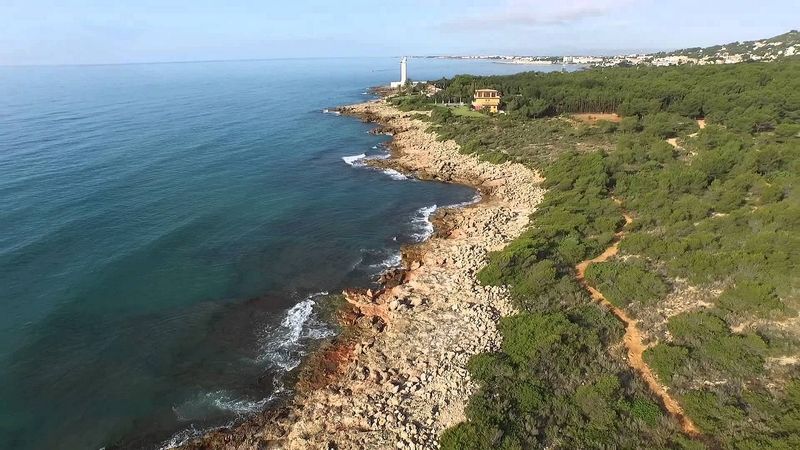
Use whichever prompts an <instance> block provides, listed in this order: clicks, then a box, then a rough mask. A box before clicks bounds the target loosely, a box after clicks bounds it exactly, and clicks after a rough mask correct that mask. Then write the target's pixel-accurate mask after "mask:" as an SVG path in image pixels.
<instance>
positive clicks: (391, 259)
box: [370, 251, 403, 269]
mask: <svg viewBox="0 0 800 450" xmlns="http://www.w3.org/2000/svg"><path fill="white" fill-rule="evenodd" d="M402 262H403V254H402V253H400V252H399V251H397V252H394V253H391V254H390V255H389V256H387V257H386V259H384V260H383V261H381V262H379V263H377V264H372V265H370V267H373V268H376V269H380V268H382V269H392V268H394V267H398V266H400V263H402Z"/></svg>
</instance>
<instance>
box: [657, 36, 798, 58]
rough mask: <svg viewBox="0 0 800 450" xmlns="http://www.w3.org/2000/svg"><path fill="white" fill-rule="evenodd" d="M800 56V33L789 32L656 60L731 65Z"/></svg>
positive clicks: (662, 55)
mask: <svg viewBox="0 0 800 450" xmlns="http://www.w3.org/2000/svg"><path fill="white" fill-rule="evenodd" d="M798 54H800V32H799V31H797V30H792V31H789V32H788V33H784V34H781V35H779V36H775V37H772V38H769V39H760V40H757V41H745V42H731V43H730V44H724V45H715V46H713V47H705V48H701V47H693V48H685V49H681V50H675V51H673V52H660V53H655V54H653V55H652V56H653V57H654V58H670V57H673V58H676V57H677V58H690V59H692V60H695V61H687V62H696V63H706V64H714V63H726V62H727V63H730V62H742V61H774V60H776V59H778V58H783V57H786V56H794V55H798Z"/></svg>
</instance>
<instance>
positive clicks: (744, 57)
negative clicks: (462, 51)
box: [425, 30, 800, 67]
mask: <svg viewBox="0 0 800 450" xmlns="http://www.w3.org/2000/svg"><path fill="white" fill-rule="evenodd" d="M798 54H800V32H798V31H797V30H792V31H790V32H788V33H785V34H782V35H780V36H775V37H773V38H770V39H762V40H758V41H746V42H733V43H730V44H725V45H716V46H713V47H706V48H700V47H695V48H687V49H682V50H676V51H672V52H659V53H643V54H628V55H611V56H589V55H574V56H518V55H474V56H456V55H451V56H425V58H438V59H480V60H493V61H496V62H498V63H505V64H530V65H569V64H578V65H585V66H593V67H613V66H639V65H646V66H678V65H684V64H696V65H708V64H734V63H740V62H748V61H774V60H776V59H780V58H784V57H789V56H795V55H798Z"/></svg>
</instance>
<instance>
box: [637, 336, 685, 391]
mask: <svg viewBox="0 0 800 450" xmlns="http://www.w3.org/2000/svg"><path fill="white" fill-rule="evenodd" d="M688 356H689V350H688V349H686V348H684V347H679V346H676V345H670V344H664V343H661V344H658V345H656V346H655V347H651V348H649V349H647V350H646V351H645V352H644V360H645V362H647V365H648V366H650V368H651V369H652V370H653V371H654V372H655V373H656V374H657V375H658V378H659V379H660V380H661V381H662V382H663V383H670V382H671V381H672V377H673V376H674V375H675V373H677V372H678V370H679V369H680V368H681V367H683V366H684V364H685V363H686V361H687V360H688Z"/></svg>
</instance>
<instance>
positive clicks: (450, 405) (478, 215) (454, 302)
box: [184, 101, 544, 449]
mask: <svg viewBox="0 0 800 450" xmlns="http://www.w3.org/2000/svg"><path fill="white" fill-rule="evenodd" d="M341 112H342V113H343V114H347V115H352V116H356V117H359V118H361V119H362V120H364V121H368V122H375V123H378V124H379V125H380V126H381V127H382V128H381V131H385V132H389V133H391V134H392V135H393V140H392V143H391V150H392V158H391V159H388V160H383V161H380V162H377V161H375V162H373V163H374V164H381V165H383V166H388V167H391V168H393V169H396V170H399V171H401V172H404V173H412V174H414V175H415V176H417V177H419V178H423V179H437V180H442V181H447V182H454V183H461V184H466V185H470V186H474V187H476V188H477V189H479V190H480V192H481V194H482V199H481V201H480V202H478V203H476V204H473V205H470V206H467V207H464V208H452V209H446V210H442V211H439V212H437V214H436V216H435V218H434V223H435V228H436V233H435V234H434V236H433V237H432V238H431V239H429V240H428V241H426V242H424V243H422V244H420V245H416V246H412V247H409V248H407V249H405V251H404V255H403V268H402V269H399V270H396V271H393V272H392V273H389V274H386V275H385V276H384V277H383V279H382V280H381V281H382V284H383V286H384V288H383V289H381V290H379V291H376V292H375V291H355V290H348V291H346V292H345V293H344V296H345V299H346V301H347V303H346V306H343V307H342V308H341V309H340V312H339V315H340V322H342V323H343V324H344V325H345V331H344V332H343V333H342V335H341V336H339V337H337V338H336V339H335V340H334V341H333V342H331V343H330V344H329V345H327V346H325V347H324V348H322V349H320V351H318V352H317V353H316V354H315V355H314V356H313V357H312V358H311V360H310V361H309V362H308V363H307V365H306V368H305V369H304V371H303V373H302V374H301V376H300V381H299V383H298V386H297V389H296V391H297V392H296V394H295V395H294V397H293V398H292V399H291V400H289V402H288V404H287V405H285V406H284V407H282V408H280V409H278V410H272V411H267V412H264V413H262V414H259V415H257V416H255V417H253V418H251V419H249V420H247V421H245V422H244V423H242V424H240V425H238V426H236V427H234V428H231V429H222V430H217V431H213V432H210V433H208V434H206V435H205V436H203V437H202V438H199V439H197V440H194V441H192V442H189V443H188V444H186V445H185V446H184V448H188V449H211V448H213V449H255V448H258V449H262V448H276V449H278V448H280V449H311V448H314V449H316V448H324V449H385V448H397V449H434V448H438V438H439V436H440V435H441V433H442V432H443V431H444V430H445V429H447V428H448V427H450V426H453V425H455V424H456V423H458V422H460V421H463V420H464V418H465V417H464V408H465V406H466V403H467V401H468V399H469V397H470V395H471V394H472V393H473V392H474V390H475V388H476V386H475V384H474V382H473V381H472V380H470V377H469V373H468V372H467V370H466V365H467V361H468V360H469V358H470V357H471V356H472V355H474V354H476V353H481V352H486V351H492V350H495V349H497V348H498V346H499V345H500V335H499V333H498V331H497V328H496V324H497V321H498V320H499V318H500V317H502V316H505V315H508V314H511V313H513V308H512V305H511V302H510V300H509V295H508V292H507V291H506V290H505V289H504V288H500V287H486V286H481V285H480V284H479V283H478V281H477V279H476V273H477V272H478V271H479V270H480V268H482V267H483V266H484V265H485V264H486V257H487V254H488V252H490V251H494V250H499V249H501V248H502V247H504V246H505V245H506V244H508V243H509V242H510V241H511V240H513V239H514V238H516V237H517V236H519V235H520V234H521V233H522V232H523V230H524V229H525V228H526V226H527V224H528V217H529V215H530V214H531V213H532V212H533V210H534V208H535V207H536V206H537V205H538V203H539V202H540V201H541V198H542V196H543V194H544V191H543V190H542V189H541V188H540V187H539V185H540V182H541V178H540V177H539V176H538V175H537V174H536V173H534V172H533V171H531V170H530V169H528V168H526V167H524V166H522V165H521V164H513V163H504V164H500V165H495V164H491V163H488V162H482V161H480V160H478V158H476V157H473V156H468V155H462V154H460V153H459V152H458V146H457V145H456V144H455V143H454V142H452V141H447V142H440V141H437V140H436V136H435V134H433V133H431V132H428V131H426V129H427V126H428V124H427V123H426V122H424V121H421V120H418V119H415V118H413V114H411V113H404V112H401V111H399V110H397V109H395V108H393V107H392V106H390V105H388V104H387V103H385V102H383V101H374V102H368V103H362V104H358V105H353V106H348V107H344V108H341Z"/></svg>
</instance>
